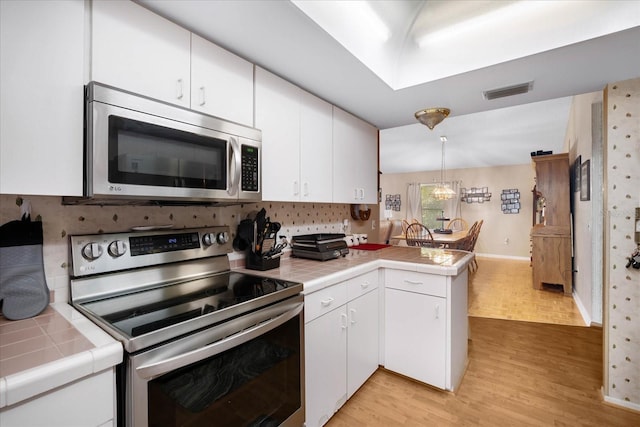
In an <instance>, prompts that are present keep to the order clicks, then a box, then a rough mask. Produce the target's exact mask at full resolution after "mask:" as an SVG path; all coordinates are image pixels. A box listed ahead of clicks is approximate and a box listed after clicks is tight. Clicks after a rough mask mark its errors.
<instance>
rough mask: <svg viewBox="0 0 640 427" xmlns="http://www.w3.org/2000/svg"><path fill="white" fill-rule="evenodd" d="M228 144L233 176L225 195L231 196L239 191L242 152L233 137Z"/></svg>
mask: <svg viewBox="0 0 640 427" xmlns="http://www.w3.org/2000/svg"><path fill="white" fill-rule="evenodd" d="M229 144H230V145H231V162H232V163H235V173H234V174H233V180H232V181H231V184H230V185H229V189H228V190H227V193H229V195H230V196H233V195H235V194H236V192H238V190H240V174H241V173H242V152H241V151H240V144H239V143H238V140H237V139H236V138H234V137H231V138H229Z"/></svg>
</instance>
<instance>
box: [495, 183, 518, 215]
mask: <svg viewBox="0 0 640 427" xmlns="http://www.w3.org/2000/svg"><path fill="white" fill-rule="evenodd" d="M500 200H501V201H502V213H504V214H517V213H520V192H519V191H518V189H517V188H511V189H508V190H502V194H501V195H500Z"/></svg>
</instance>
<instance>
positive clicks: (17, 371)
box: [0, 303, 123, 410]
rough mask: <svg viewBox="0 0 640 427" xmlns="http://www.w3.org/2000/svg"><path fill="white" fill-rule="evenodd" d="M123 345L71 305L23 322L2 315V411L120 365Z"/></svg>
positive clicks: (60, 305)
mask: <svg viewBox="0 0 640 427" xmlns="http://www.w3.org/2000/svg"><path fill="white" fill-rule="evenodd" d="M122 356H123V350H122V345H121V344H120V342H119V341H117V340H115V339H113V338H112V337H111V336H110V335H108V334H107V333H106V332H104V331H103V330H102V329H100V328H99V327H98V326H96V325H95V324H94V323H93V322H91V321H90V320H89V319H87V318H86V317H84V316H83V315H82V314H80V313H79V312H78V311H76V310H74V309H73V308H72V307H71V306H70V305H69V304H66V303H55V304H51V305H49V307H47V308H46V309H45V310H44V311H43V312H42V313H40V314H39V315H37V316H35V317H32V318H30V319H24V320H15V321H11V320H7V319H6V318H4V317H2V316H1V315H0V410H1V409H2V408H4V407H6V406H11V405H14V404H16V403H19V402H22V401H24V400H26V399H29V398H32V397H37V396H38V395H40V394H42V393H46V392H48V391H51V390H54V389H56V388H57V387H61V386H64V385H66V384H69V383H71V382H73V381H77V380H81V379H82V378H84V377H87V376H90V375H93V374H96V373H98V372H102V371H104V370H105V369H110V368H112V367H113V366H115V365H117V364H119V363H120V362H122Z"/></svg>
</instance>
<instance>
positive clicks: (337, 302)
mask: <svg viewBox="0 0 640 427" xmlns="http://www.w3.org/2000/svg"><path fill="white" fill-rule="evenodd" d="M346 303H347V282H342V283H338V284H337V285H333V286H329V287H328V288H324V289H321V290H319V291H318V292H314V293H312V294H310V295H305V297H304V322H305V323H308V322H310V321H312V320H313V319H315V318H317V317H319V316H322V315H323V314H324V313H328V312H330V311H331V310H334V309H336V308H338V307H340V306H341V305H344V304H346Z"/></svg>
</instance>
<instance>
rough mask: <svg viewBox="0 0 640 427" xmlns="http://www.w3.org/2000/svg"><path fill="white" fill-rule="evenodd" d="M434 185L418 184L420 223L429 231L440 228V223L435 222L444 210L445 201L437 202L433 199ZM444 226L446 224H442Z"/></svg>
mask: <svg viewBox="0 0 640 427" xmlns="http://www.w3.org/2000/svg"><path fill="white" fill-rule="evenodd" d="M435 189H436V184H420V206H421V208H422V223H423V224H424V225H426V226H427V227H428V228H429V229H431V230H433V229H436V228H440V227H441V226H442V223H441V222H440V221H438V220H437V218H440V216H441V215H442V211H443V210H444V209H445V203H446V202H447V201H446V200H437V199H435V198H434V197H433V195H432V193H433V190H435ZM444 226H446V224H444Z"/></svg>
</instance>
